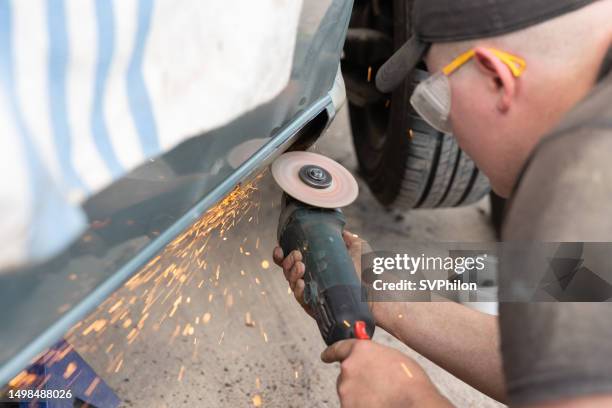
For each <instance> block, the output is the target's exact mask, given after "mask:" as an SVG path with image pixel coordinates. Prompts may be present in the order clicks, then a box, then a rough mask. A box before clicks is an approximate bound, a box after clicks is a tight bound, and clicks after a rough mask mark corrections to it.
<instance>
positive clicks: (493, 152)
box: [381, 0, 612, 196]
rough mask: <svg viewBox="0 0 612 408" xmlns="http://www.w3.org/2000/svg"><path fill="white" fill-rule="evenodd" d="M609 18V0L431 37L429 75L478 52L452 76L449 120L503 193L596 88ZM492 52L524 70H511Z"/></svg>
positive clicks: (427, 59) (464, 146) (610, 31)
mask: <svg viewBox="0 0 612 408" xmlns="http://www.w3.org/2000/svg"><path fill="white" fill-rule="evenodd" d="M418 1H419V0H417V2H418ZM428 1H431V0H428ZM551 1H558V0H551ZM456 3H459V4H461V2H456ZM472 3H473V2H472ZM488 3H490V2H488ZM502 3H503V2H502ZM505 3H510V4H511V3H513V2H505ZM519 3H523V2H519ZM569 3H571V2H569ZM583 3H584V2H583ZM415 7H417V5H415ZM502 7H503V6H502ZM519 8H520V7H519ZM417 12H418V11H417ZM548 12H550V11H548ZM502 14H503V13H502ZM498 17H499V15H498ZM417 18H418V17H417ZM485 18H486V17H485ZM468 21H469V18H468V19H467V20H466V23H467V22H468ZM609 21H612V0H602V1H598V2H594V3H592V4H589V5H587V6H584V7H583V5H581V6H580V7H577V8H574V9H571V11H567V10H566V12H564V13H562V14H561V15H558V16H557V17H555V18H550V19H545V20H544V21H542V22H539V23H538V24H535V25H529V26H527V27H525V28H522V29H518V30H513V31H510V32H507V33H502V34H500V35H496V36H493V37H492V36H486V34H485V35H483V34H482V33H478V32H477V30H476V31H474V33H475V34H473V35H472V37H473V36H482V37H483V38H479V37H477V38H470V39H467V40H460V41H443V42H436V41H432V44H431V46H430V47H429V49H428V51H427V53H426V54H425V57H424V59H425V63H426V65H427V68H428V70H429V71H430V72H431V73H435V72H439V71H440V70H442V68H444V67H445V66H447V65H448V64H449V63H450V62H451V61H453V60H454V59H455V58H456V57H458V56H459V55H461V54H464V53H465V52H466V51H469V50H474V55H473V57H472V58H470V59H469V60H468V61H467V62H465V63H464V64H463V65H461V67H459V68H458V69H457V70H456V71H454V72H453V73H452V74H450V75H448V83H449V84H450V124H451V126H452V130H453V133H454V135H455V136H456V137H457V140H458V142H459V145H460V146H461V147H462V149H463V150H464V151H465V152H466V153H467V154H468V155H470V156H471V157H472V158H473V159H474V161H475V162H476V163H477V165H478V166H479V168H480V169H481V170H482V171H483V172H484V173H485V174H486V175H487V176H488V177H489V179H490V180H491V184H492V187H493V189H494V190H495V191H496V192H497V193H498V194H500V195H502V196H508V195H509V194H510V192H511V190H512V188H513V186H514V184H515V182H516V179H517V177H518V174H519V172H520V170H521V168H522V167H523V165H524V163H525V161H526V160H527V158H528V156H529V154H530V153H531V151H532V150H533V148H534V146H535V145H536V144H537V143H538V141H539V140H540V139H541V138H542V137H543V136H544V135H545V134H546V133H547V132H548V131H550V130H551V129H552V128H553V127H554V126H555V125H556V124H557V123H558V122H559V121H560V119H561V118H562V117H563V116H564V115H565V114H566V113H567V112H568V111H569V110H570V109H571V108H572V107H573V106H574V105H575V104H576V103H577V102H578V101H579V100H580V99H582V98H583V97H584V96H585V95H586V94H587V93H588V91H589V90H590V89H591V88H592V86H593V84H594V82H595V80H596V76H597V72H598V67H599V63H600V62H601V60H602V59H603V56H604V54H605V52H606V50H607V48H608V46H609V44H610V41H611V39H612V29H611V28H610V27H609ZM468 32H469V29H468ZM485 32H486V31H485ZM495 50H499V51H503V52H505V53H510V54H512V55H515V56H518V57H520V58H521V59H522V60H524V61H525V62H526V68H525V69H524V71H523V72H522V73H521V74H520V75H515V74H513V72H512V70H511V69H510V67H509V65H508V64H507V63H504V60H503V58H500V56H499V53H496V52H495ZM383 70H384V68H383ZM383 75H384V73H383ZM383 79H385V78H383ZM381 82H384V81H381ZM383 88H384V84H383Z"/></svg>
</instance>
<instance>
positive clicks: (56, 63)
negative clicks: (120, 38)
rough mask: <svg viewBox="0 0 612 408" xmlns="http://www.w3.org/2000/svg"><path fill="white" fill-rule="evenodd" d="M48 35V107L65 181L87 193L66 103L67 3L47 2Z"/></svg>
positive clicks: (54, 0) (60, 1) (55, 0)
mask: <svg viewBox="0 0 612 408" xmlns="http://www.w3.org/2000/svg"><path fill="white" fill-rule="evenodd" d="M47 19H48V35H49V107H50V113H51V128H52V130H53V137H54V139H55V148H56V154H57V156H58V159H59V163H60V166H61V167H60V168H61V171H62V174H63V178H64V179H65V180H66V182H67V183H68V185H69V186H70V188H77V189H81V190H83V191H88V189H87V188H86V187H85V184H84V183H83V181H82V180H81V178H80V177H79V175H78V174H77V172H76V170H75V168H74V165H73V164H72V158H71V153H72V143H71V140H70V139H71V138H70V126H69V124H68V108H67V100H66V71H67V68H68V55H69V54H68V53H69V50H68V33H67V32H66V8H65V5H64V0H47Z"/></svg>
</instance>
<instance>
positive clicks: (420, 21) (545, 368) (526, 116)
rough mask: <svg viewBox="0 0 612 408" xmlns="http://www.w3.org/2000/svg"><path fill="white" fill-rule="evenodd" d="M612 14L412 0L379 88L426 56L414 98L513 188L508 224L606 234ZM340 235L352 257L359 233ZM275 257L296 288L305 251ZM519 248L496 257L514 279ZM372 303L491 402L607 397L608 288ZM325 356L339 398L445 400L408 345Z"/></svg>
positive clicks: (387, 322)
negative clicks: (476, 303)
mask: <svg viewBox="0 0 612 408" xmlns="http://www.w3.org/2000/svg"><path fill="white" fill-rule="evenodd" d="M611 22H612V0H600V1H592V0H591V1H584V0H583V1H580V0H538V1H534V0H515V1H502V0H470V1H450V0H446V1H443V0H423V1H421V0H416V1H415V3H414V6H413V10H412V24H413V37H412V38H411V39H409V41H408V42H407V43H406V44H405V45H404V46H403V47H402V48H400V49H399V50H398V51H397V52H396V54H394V56H393V57H392V58H391V59H390V60H389V61H388V62H387V63H385V65H383V67H381V69H380V70H379V72H378V75H377V86H378V87H379V89H381V90H382V91H384V92H389V91H391V90H393V89H394V87H395V86H397V85H398V84H399V83H401V81H402V80H404V79H405V77H406V76H407V75H408V74H409V73H410V71H411V70H412V68H413V67H414V66H415V65H416V63H417V62H418V61H420V60H421V58H424V61H425V63H426V65H427V68H428V70H429V72H430V73H432V76H431V77H430V78H431V79H429V80H427V81H425V82H424V84H423V85H420V86H419V87H417V88H416V90H415V92H414V94H413V96H412V99H411V102H412V104H413V106H414V107H415V109H416V110H417V111H418V112H419V113H420V114H421V116H423V118H424V119H425V120H426V121H428V122H429V123H430V125H432V126H433V127H436V128H438V129H439V130H443V131H451V130H452V132H453V134H454V135H455V137H457V140H458V141H459V144H460V145H461V147H462V148H463V150H464V151H466V152H467V153H468V154H469V155H470V156H471V157H472V158H473V159H474V160H475V161H476V163H477V164H478V166H479V168H480V169H481V170H482V171H484V172H485V174H486V175H487V176H488V177H489V179H490V180H491V185H492V187H493V189H494V190H495V192H496V193H497V194H499V195H501V196H503V197H510V199H511V201H510V208H509V211H508V214H507V217H506V222H505V225H504V230H503V234H502V236H503V239H504V240H508V241H520V240H522V241H607V242H609V241H612V216H611V215H612V214H611V212H612V211H610V203H611V202H612V165H611V164H610V158H609V156H610V153H612V69H611V68H612V67H611V65H612V64H611V62H612V58H611V57H612V47H611V46H612V24H611ZM345 240H346V242H347V246H348V247H349V249H350V250H351V252H353V253H354V254H355V256H356V258H355V260H356V261H357V260H358V257H359V253H360V252H361V249H362V248H361V246H362V245H363V242H362V241H360V240H359V239H357V238H355V237H353V236H352V235H351V234H348V233H347V234H345ZM274 259H275V261H276V263H277V264H279V265H281V266H282V267H283V270H284V273H285V276H286V278H287V280H288V281H289V283H290V286H291V288H292V289H293V291H294V294H295V296H296V298H297V300H298V301H299V302H300V303H302V304H303V298H302V296H303V289H304V282H303V280H302V279H301V277H302V276H303V274H304V264H303V263H302V262H301V259H302V258H301V254H300V253H299V252H297V251H294V252H292V253H291V254H289V255H288V256H287V257H286V258H284V259H283V254H282V250H280V248H276V249H275V251H274ZM521 262H522V260H517V261H516V262H514V263H513V264H506V263H503V262H502V263H501V265H500V279H504V276H505V279H506V280H509V279H511V282H510V287H511V286H512V284H513V283H512V282H519V283H520V281H521V280H523V279H527V278H528V277H527V276H526V275H525V274H526V272H525V271H526V268H524V267H523V266H524V265H522V264H521ZM605 266H606V267H607V268H608V269H609V268H610V262H609V261H608V262H607V264H606V265H605ZM508 276H510V278H509V277H508ZM500 295H501V293H500ZM372 312H373V314H374V317H375V319H376V321H377V325H379V326H380V327H382V328H383V329H385V330H386V331H388V332H389V333H391V334H393V335H394V336H395V337H397V338H398V339H399V340H401V341H402V342H404V343H405V344H407V345H408V346H410V347H411V348H413V349H415V350H416V351H418V352H420V353H421V354H423V355H424V356H426V357H428V358H429V359H431V360H432V361H434V362H435V363H437V364H438V365H440V366H442V367H443V368H445V369H446V370H448V371H449V372H451V373H453V374H454V375H456V376H457V377H459V378H461V379H462V380H464V381H465V382H467V383H468V384H470V385H472V386H474V387H475V388H477V389H479V390H481V391H482V392H484V393H486V394H488V395H489V396H491V397H493V398H495V399H497V400H499V401H501V402H505V403H508V404H511V405H513V406H530V407H602V406H612V321H610V320H611V318H610V313H609V312H610V309H609V307H608V305H607V304H605V303H601V304H595V303H520V304H519V303H514V304H511V303H502V304H500V315H499V319H497V318H496V317H493V316H488V315H484V314H482V313H479V312H477V311H474V310H470V309H468V308H466V307H463V306H461V305H458V304H453V303H450V302H449V303H374V304H373V305H372ZM399 315H401V316H403V318H401V319H399V318H398V316H399ZM500 351H501V353H500ZM322 359H323V361H325V362H328V363H329V362H335V361H338V362H341V366H340V367H341V372H340V376H339V377H338V394H339V397H340V401H341V403H342V406H347V407H362V406H363V407H383V406H384V407H395V406H397V407H410V406H415V407H417V406H418V407H423V406H427V407H429V406H433V407H437V406H441V407H443V406H449V405H450V404H449V402H448V401H447V400H446V399H445V398H444V397H442V396H441V395H440V394H439V393H438V391H437V390H436V388H435V386H434V385H433V384H432V383H431V381H430V380H429V379H428V378H427V375H426V374H425V373H424V372H423V370H422V369H421V368H420V367H419V366H418V365H417V364H416V363H415V362H414V361H412V360H410V359H409V358H408V357H406V356H404V355H402V354H401V353H399V352H398V351H396V350H393V349H390V348H387V347H383V346H381V345H378V344H376V343H374V342H366V341H357V340H347V341H341V342H338V343H336V344H334V345H332V346H330V347H329V348H328V349H326V350H325V351H324V352H323V354H322Z"/></svg>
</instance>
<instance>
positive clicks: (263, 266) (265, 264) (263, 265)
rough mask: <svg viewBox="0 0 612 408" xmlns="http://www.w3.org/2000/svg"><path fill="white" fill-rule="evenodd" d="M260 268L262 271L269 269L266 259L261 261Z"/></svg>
mask: <svg viewBox="0 0 612 408" xmlns="http://www.w3.org/2000/svg"><path fill="white" fill-rule="evenodd" d="M261 267H262V268H263V269H268V268H269V267H270V262H268V260H267V259H264V260H263V261H261Z"/></svg>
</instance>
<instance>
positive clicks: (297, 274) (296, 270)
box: [289, 261, 306, 282]
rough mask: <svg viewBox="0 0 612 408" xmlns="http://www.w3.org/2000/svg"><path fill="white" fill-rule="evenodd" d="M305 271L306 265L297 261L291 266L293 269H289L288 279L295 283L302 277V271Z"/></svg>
mask: <svg viewBox="0 0 612 408" xmlns="http://www.w3.org/2000/svg"><path fill="white" fill-rule="evenodd" d="M305 270H306V265H304V263H303V262H302V261H297V262H296V263H295V264H293V268H291V274H290V276H289V277H290V278H291V280H292V281H293V282H296V281H297V280H298V279H302V277H303V276H304V271H305Z"/></svg>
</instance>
